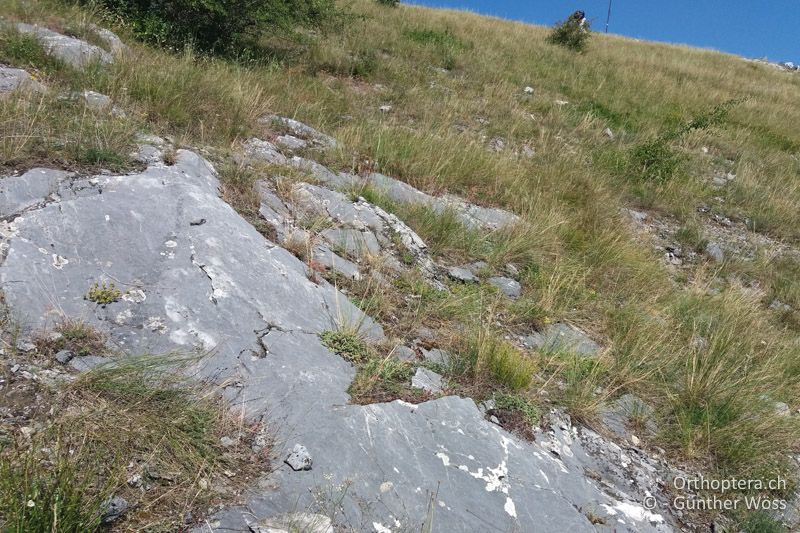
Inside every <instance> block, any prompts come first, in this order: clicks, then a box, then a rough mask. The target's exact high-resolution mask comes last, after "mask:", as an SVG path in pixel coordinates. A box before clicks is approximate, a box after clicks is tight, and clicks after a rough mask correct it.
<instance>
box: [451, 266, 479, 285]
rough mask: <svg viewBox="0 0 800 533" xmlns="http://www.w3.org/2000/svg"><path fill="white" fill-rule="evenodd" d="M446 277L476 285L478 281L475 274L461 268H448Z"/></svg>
mask: <svg viewBox="0 0 800 533" xmlns="http://www.w3.org/2000/svg"><path fill="white" fill-rule="evenodd" d="M447 275H448V276H449V277H450V279H452V280H455V281H460V282H462V283H478V282H479V281H480V279H478V278H477V276H475V274H473V273H472V272H470V271H469V270H467V269H466V268H463V267H450V268H448V269H447Z"/></svg>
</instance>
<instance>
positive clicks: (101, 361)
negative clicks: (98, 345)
mask: <svg viewBox="0 0 800 533" xmlns="http://www.w3.org/2000/svg"><path fill="white" fill-rule="evenodd" d="M110 362H111V359H109V358H107V357H103V356H100V355H82V356H80V357H73V358H72V359H70V360H69V361H68V364H69V366H71V367H72V368H73V369H74V370H77V371H78V372H88V371H89V370H92V369H93V368H97V367H98V366H101V365H105V364H108V363H110Z"/></svg>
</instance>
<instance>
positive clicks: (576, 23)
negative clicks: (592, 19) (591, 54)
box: [547, 16, 591, 52]
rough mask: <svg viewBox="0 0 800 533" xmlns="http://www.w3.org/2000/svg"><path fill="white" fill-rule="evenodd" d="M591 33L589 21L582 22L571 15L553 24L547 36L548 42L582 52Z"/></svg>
mask: <svg viewBox="0 0 800 533" xmlns="http://www.w3.org/2000/svg"><path fill="white" fill-rule="evenodd" d="M590 35H591V33H590V31H589V21H585V22H584V23H583V24H581V21H580V20H578V19H576V18H575V17H574V16H571V17H569V18H568V19H567V20H564V21H562V22H559V23H558V24H556V25H555V26H553V30H552V31H551V32H550V35H549V36H548V37H547V42H548V43H550V44H555V45H558V46H563V47H564V48H568V49H570V50H574V51H576V52H582V51H584V50H585V49H586V45H587V44H588V42H589V37H590Z"/></svg>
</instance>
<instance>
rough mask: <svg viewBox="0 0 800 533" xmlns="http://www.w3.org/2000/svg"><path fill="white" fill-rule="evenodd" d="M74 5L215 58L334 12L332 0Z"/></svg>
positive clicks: (110, 0)
mask: <svg viewBox="0 0 800 533" xmlns="http://www.w3.org/2000/svg"><path fill="white" fill-rule="evenodd" d="M80 1H81V2H83V3H100V4H101V5H103V6H105V7H106V8H107V9H108V10H109V11H111V12H112V13H113V14H115V15H118V16H119V17H121V18H122V19H123V20H124V21H125V23H126V24H128V25H129V26H130V27H131V28H132V30H133V32H134V33H135V34H136V35H138V36H139V37H140V38H141V39H143V40H145V41H148V42H151V43H155V44H157V45H159V46H166V47H172V48H176V49H182V48H184V47H186V46H191V47H193V48H195V49H197V50H200V51H202V52H208V53H217V54H219V53H224V54H238V53H241V51H242V49H243V48H248V47H250V46H251V45H253V44H254V43H255V42H256V41H257V40H258V38H259V37H260V36H261V35H262V34H263V33H264V32H265V31H266V30H271V31H273V32H274V31H275V30H279V31H281V32H286V33H290V32H291V31H293V30H294V29H296V28H298V27H306V28H309V27H318V26H320V25H321V24H323V23H324V22H325V21H327V20H328V19H329V18H330V17H332V16H333V14H334V13H335V12H336V11H335V6H334V0H80Z"/></svg>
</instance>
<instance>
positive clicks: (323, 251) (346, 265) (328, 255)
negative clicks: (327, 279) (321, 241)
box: [313, 245, 362, 280]
mask: <svg viewBox="0 0 800 533" xmlns="http://www.w3.org/2000/svg"><path fill="white" fill-rule="evenodd" d="M313 256H314V261H316V262H317V263H318V264H320V265H322V266H324V267H325V268H327V269H328V270H332V271H334V272H336V273H337V274H339V275H341V276H344V277H345V278H347V279H353V280H360V279H361V278H362V276H361V270H360V269H359V268H358V265H357V264H355V263H353V262H352V261H348V260H347V259H345V258H343V257H341V256H339V255H337V254H336V253H334V252H333V250H331V249H330V248H329V247H327V246H325V245H317V246H315V247H314V250H313Z"/></svg>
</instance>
